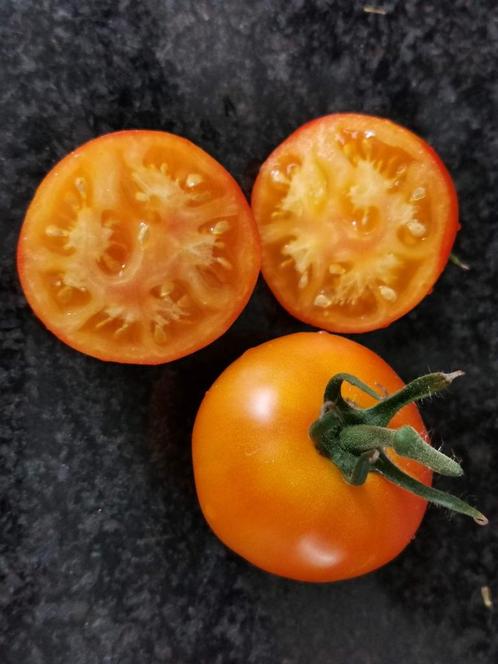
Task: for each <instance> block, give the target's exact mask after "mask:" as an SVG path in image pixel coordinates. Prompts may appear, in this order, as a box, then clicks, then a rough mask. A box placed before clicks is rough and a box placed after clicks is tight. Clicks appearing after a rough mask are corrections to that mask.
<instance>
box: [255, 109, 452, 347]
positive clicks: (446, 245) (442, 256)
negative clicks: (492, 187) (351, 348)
mask: <svg viewBox="0 0 498 664" xmlns="http://www.w3.org/2000/svg"><path fill="white" fill-rule="evenodd" d="M358 116H362V117H364V118H371V119H372V120H373V121H374V122H381V123H382V124H387V125H394V126H395V127H397V128H401V129H402V130H403V131H405V132H406V133H408V134H410V136H411V137H412V138H413V139H414V140H416V142H417V143H418V145H419V146H420V147H421V148H422V149H423V150H424V152H425V153H426V154H428V155H429V156H430V158H431V159H432V161H434V162H435V164H436V166H437V168H438V170H439V171H440V173H441V175H442V177H443V180H444V182H445V184H446V186H447V190H448V195H449V206H450V211H449V214H448V224H447V225H446V228H445V233H444V237H443V241H442V245H441V249H440V251H439V261H438V264H437V266H436V268H435V270H434V275H433V279H432V286H431V287H430V289H429V290H428V291H427V292H426V293H425V295H423V296H422V297H421V298H420V299H418V300H417V301H415V302H410V303H408V305H407V306H406V307H405V308H403V309H402V310H401V311H400V312H398V313H397V315H396V316H393V317H392V318H389V319H388V320H386V322H385V323H384V324H382V325H379V324H378V323H375V324H373V325H369V324H368V323H367V324H366V325H363V326H360V325H358V323H355V324H353V325H341V324H334V326H333V327H331V328H330V329H328V331H329V332H337V333H339V334H362V333H364V332H372V331H374V330H379V329H385V328H386V327H389V325H391V323H394V322H395V321H396V320H399V319H400V318H402V317H403V316H405V315H406V314H407V313H409V312H410V311H411V310H412V309H414V308H415V307H416V306H418V305H419V304H420V303H421V302H422V300H424V299H425V297H427V296H428V295H430V294H431V292H432V290H433V288H434V287H435V285H436V282H437V280H438V279H439V277H440V276H441V274H442V273H443V271H444V269H445V267H446V265H447V263H448V260H449V257H450V254H451V250H452V247H453V245H454V243H455V239H456V235H457V233H458V231H459V230H460V228H461V224H460V222H459V204H458V195H457V191H456V188H455V183H454V181H453V178H452V177H451V175H450V173H449V171H448V169H447V168H446V166H445V164H444V163H443V161H442V159H441V157H440V156H439V155H438V154H437V152H436V151H435V149H434V148H433V147H432V146H431V145H429V143H427V141H425V140H424V139H423V138H421V137H420V136H419V135H418V134H416V133H415V132H413V131H412V130H411V129H408V128H407V127H405V126H404V125H400V124H398V123H394V122H392V121H391V120H389V119H387V118H383V117H380V116H377V115H368V114H363V113H353V112H348V113H328V114H325V115H321V116H319V117H317V118H313V119H312V120H309V121H308V122H305V123H304V124H302V125H300V126H299V127H298V128H297V129H295V130H294V131H293V132H292V133H291V134H290V135H288V136H287V138H285V139H284V140H283V141H281V143H279V144H278V145H277V147H276V148H274V149H273V150H272V151H271V152H270V154H269V155H268V156H267V157H266V158H265V160H264V161H263V163H262V164H261V167H260V169H259V171H258V175H257V176H256V180H255V182H254V185H253V189H252V192H251V207H252V208H253V209H254V206H255V200H256V198H257V197H258V191H259V188H260V187H263V186H264V185H263V178H262V177H261V174H262V169H263V166H264V165H265V164H266V163H267V161H268V160H269V159H270V158H272V157H273V156H274V155H276V154H278V153H279V152H280V150H281V149H282V147H283V146H285V145H287V144H288V143H291V142H292V141H293V140H294V139H295V137H296V136H298V135H299V134H300V133H301V132H302V131H304V130H306V129H309V128H310V127H312V126H313V125H315V124H318V123H320V122H322V121H323V120H325V119H329V118H331V117H334V118H337V119H339V120H340V119H342V118H347V117H358ZM261 272H262V274H263V277H264V279H265V283H266V284H267V286H268V288H269V289H270V290H271V292H272V293H273V295H274V297H275V299H276V300H277V301H278V303H279V304H280V306H281V307H282V308H283V309H285V310H286V311H287V312H288V313H289V314H290V315H292V316H294V317H295V318H297V319H298V320H301V321H302V322H304V323H306V324H308V325H313V326H314V327H320V326H317V325H316V323H315V322H314V321H313V319H312V317H309V316H306V314H303V313H302V312H301V311H300V310H299V309H298V308H297V307H296V308H295V309H294V310H293V309H292V308H291V307H290V306H289V304H287V303H286V304H284V302H283V299H282V298H281V297H280V296H279V294H278V292H277V291H276V289H274V288H272V286H271V285H270V280H269V279H267V278H266V265H265V258H264V254H262V266H261Z"/></svg>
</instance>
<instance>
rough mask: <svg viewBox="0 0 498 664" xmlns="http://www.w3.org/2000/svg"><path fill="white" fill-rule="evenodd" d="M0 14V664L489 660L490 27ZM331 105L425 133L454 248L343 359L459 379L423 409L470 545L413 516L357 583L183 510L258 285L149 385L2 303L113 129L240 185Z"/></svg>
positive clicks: (465, 3) (29, 7)
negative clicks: (264, 568)
mask: <svg viewBox="0 0 498 664" xmlns="http://www.w3.org/2000/svg"><path fill="white" fill-rule="evenodd" d="M365 4H367V3H366V2H353V1H351V0H343V1H340V2H331V1H329V2H326V1H325V0H307V1H305V0H266V1H255V2H242V1H241V0H224V1H221V0H220V1H219V2H215V1H214V0H212V1H208V0H197V1H195V0H177V1H176V2H175V1H173V0H142V1H141V2H133V1H131V0H120V1H119V2H118V1H117V0H93V1H85V0H80V1H76V0H3V1H2V2H1V3H0V57H1V61H0V183H1V186H0V225H1V226H0V228H1V238H2V239H1V243H0V255H1V263H0V306H1V315H0V353H1V366H0V385H1V421H0V662H2V664H66V663H69V662H70V663H71V664H97V663H98V664H104V663H106V664H110V663H119V664H128V663H129V664H142V663H155V662H174V663H178V664H180V663H184V662H185V663H187V662H188V663H190V662H198V663H204V662H205V663H208V664H212V663H225V662H240V663H244V664H246V663H247V664H267V663H268V664H269V663H272V664H273V663H281V664H284V663H285V664H298V663H299V664H300V663H301V662H308V661H313V662H316V663H317V664H318V663H320V664H322V663H324V664H325V663H326V664H343V663H346V662H347V663H348V664H398V662H404V664H419V663H422V662H424V663H427V662H428V663H431V664H442V663H444V664H460V663H462V664H463V663H465V664H467V663H471V664H481V663H482V664H484V663H485V664H491V663H494V662H497V661H498V634H497V625H498V622H497V621H498V614H497V612H496V609H490V608H486V606H485V605H484V603H483V600H482V597H481V587H482V586H486V585H487V586H489V587H490V589H491V592H492V593H493V594H494V595H495V596H496V597H497V602H498V579H497V560H498V533H497V529H496V517H497V516H498V515H497V497H498V488H497V486H498V461H497V453H496V445H497V419H498V417H497V389H496V382H497V381H496V378H497V368H498V317H497V306H498V296H497V285H498V281H497V255H498V222H497V208H498V182H497V170H496V153H497V150H498V139H497V135H498V134H497V125H496V117H497V115H498V84H497V80H496V73H495V72H496V65H497V56H498V10H497V5H496V2H494V1H489V2H486V1H484V0H481V1H478V0H445V1H437V0H434V1H433V2H428V1H427V2H425V1H419V2H415V1H407V2H402V1H399V2H395V1H385V2H381V1H380V0H379V1H378V2H372V3H369V4H374V5H376V6H378V7H379V6H380V7H384V8H385V9H386V14H385V15H376V14H371V13H366V12H365V11H363V6H364V5H365ZM339 110H357V111H367V112H372V113H377V114H380V115H386V116H388V117H391V118H393V119H394V120H397V121H399V122H402V123H404V124H406V125H407V126H409V127H411V128H412V129H414V130H415V131H417V132H419V133H420V134H422V135H423V136H425V137H426V138H427V139H428V140H429V141H430V142H431V143H432V144H433V145H434V146H435V147H436V149H437V150H438V151H439V152H440V154H441V156H442V157H443V158H444V160H445V161H446V163H447V165H448V166H449V168H450V170H451V172H452V174H453V175H454V178H455V181H456V184H457V187H458V191H459V195H460V202H461V211H462V225H463V230H462V232H461V233H460V236H459V238H458V241H457V251H458V253H459V254H460V255H461V256H462V258H463V259H465V260H466V261H468V262H469V263H470V264H471V266H472V269H471V271H470V272H468V273H465V272H462V271H461V270H459V269H458V268H456V267H454V266H450V267H448V269H447V270H446V272H445V273H444V275H443V277H442V279H441V280H440V282H439V283H438V285H437V288H436V289H435V292H434V294H433V295H432V296H431V297H429V298H428V299H426V300H425V301H424V302H423V303H422V304H421V305H420V306H419V307H418V308H417V309H416V310H415V311H413V312H412V313H411V314H410V315H408V316H406V317H405V318H404V319H403V320H401V321H399V322H397V323H396V324H394V325H393V326H391V328H389V329H388V330H385V331H381V332H376V333H371V334H368V335H363V336H362V337H361V339H360V340H361V341H363V342H364V343H366V344H367V345H368V346H369V347H371V348H373V349H374V350H376V351H378V352H380V353H381V354H382V355H383V357H385V358H386V359H387V360H388V361H389V362H390V363H391V364H392V365H393V366H394V367H395V368H396V370H397V371H398V372H399V373H400V374H401V375H402V376H403V377H404V378H405V379H408V378H410V377H413V376H414V375H416V374H417V373H419V372H424V371H425V370H427V369H428V368H431V369H455V368H462V369H464V370H465V371H466V373H467V376H466V378H465V379H463V380H460V381H459V382H458V384H455V386H454V387H453V388H452V390H451V396H448V397H447V398H445V399H437V400H434V401H432V402H429V403H427V404H426V405H425V407H424V408H423V413H424V417H425V419H426V421H427V424H428V425H429V427H430V428H431V430H432V431H433V432H434V439H435V441H436V442H440V441H444V442H445V443H446V445H447V449H450V450H453V451H454V452H455V454H456V455H458V456H459V457H461V458H462V460H463V464H464V467H465V469H466V471H467V473H466V476H465V478H464V479H462V480H461V481H459V486H458V488H457V487H456V486H455V482H450V481H443V480H439V481H438V486H440V487H446V488H449V487H450V486H451V488H452V489H454V490H455V491H457V492H458V491H459V492H460V494H461V495H463V496H465V497H466V498H468V499H471V500H473V501H475V503H476V504H477V505H479V506H480V507H481V508H482V509H483V511H484V512H486V513H488V515H489V516H490V517H491V524H490V525H489V526H488V527H487V528H478V527H477V526H476V525H474V524H473V523H472V522H471V521H470V520H467V519H465V518H460V517H455V518H450V517H448V516H447V515H445V514H443V513H442V512H441V511H438V510H435V509H430V510H429V512H428V514H427V517H426V519H425V521H424V523H423V525H422V527H421V529H420V531H419V533H418V535H417V537H416V539H415V540H414V542H413V543H412V544H411V546H410V547H409V548H408V549H407V550H406V551H405V552H404V553H403V554H402V555H401V556H400V557H399V558H398V559H397V560H396V561H395V562H393V563H392V564H390V565H389V566H387V567H386V568H384V569H383V570H381V571H379V572H377V573H374V574H371V575H369V576H367V577H364V578H361V579H358V580H355V581H351V582H344V583H338V584H334V585H321V586H320V585H306V584H301V583H293V582H291V581H286V580H282V579H279V578H274V577H271V576H268V575H266V574H264V573H262V572H260V571H259V570H257V569H255V568H253V567H250V566H249V565H247V564H246V563H244V562H243V561H242V560H240V559H239V558H237V557H236V556H235V555H233V554H231V553H230V552H228V551H227V550H226V549H225V548H224V547H223V545H222V544H220V543H219V542H218V541H217V540H216V539H215V538H214V536H213V535H212V534H211V533H210V532H209V530H208V528H207V526H206V524H205V523H204V521H203V518H202V516H201V514H200V512H199V509H198V507H197V504H196V499H195V492H194V487H193V480H192V469H191V462H190V451H189V430H190V427H191V424H192V421H193V417H194V415H195V411H196V408H197V406H198V404H199V401H200V399H201V397H202V394H203V392H204V391H205V390H206V388H207V387H208V386H209V385H210V383H211V382H212V380H213V379H214V378H215V377H216V376H217V375H218V374H219V373H220V372H221V370H222V369H223V368H224V367H225V366H226V365H227V364H228V363H229V362H230V361H231V360H233V359H234V358H235V357H237V356H238V355H239V354H240V353H241V352H242V351H243V350H244V349H246V348H247V347H249V346H251V345H255V344H257V343H259V342H261V341H263V340H265V339H268V338H271V337H273V336H277V335H280V334H283V333H287V332H291V331H296V330H300V329H303V328H304V326H302V325H301V324H300V323H298V322H297V321H295V320H292V319H291V318H289V317H287V316H286V315H285V314H284V313H283V312H282V310H281V309H280V308H279V307H278V305H277V304H276V303H275V301H274V300H273V298H272V297H271V296H270V294H269V293H268V291H267V290H266V288H265V286H264V285H263V284H260V285H259V286H258V288H257V291H256V293H255V295H254V297H253V298H252V300H251V302H250V304H249V305H248V307H247V309H246V311H245V312H244V314H243V315H242V317H241V318H240V319H239V320H238V321H237V323H236V324H235V325H234V326H233V328H232V329H231V330H230V331H229V332H228V334H227V335H226V336H225V337H224V338H223V339H222V340H220V341H218V342H217V343H214V344H212V345H211V346H210V347H208V348H206V349H205V350H203V351H202V352H199V353H197V354H196V355H195V356H193V357H189V358H186V359H183V360H181V361H178V362H175V363H173V364H170V365H165V366H160V367H153V368H150V367H149V368H147V367H134V366H119V365H115V364H109V365H106V364H104V363H101V362H98V361H97V360H93V359H91V358H89V357H85V356H83V355H80V354H78V353H76V352H74V351H72V350H71V349H69V348H67V347H66V346H64V345H62V344H61V343H59V342H58V341H57V340H56V339H55V338H54V337H53V336H51V335H50V334H49V333H48V332H46V331H45V330H44V329H43V328H42V326H41V325H40V324H39V323H38V322H37V321H36V320H35V318H34V317H33V316H32V315H31V313H30V311H29V310H28V308H27V305H26V303H25V301H24V299H23V297H22V295H21V292H20V289H19V286H18V283H17V278H16V274H15V267H14V247H15V243H16V238H17V233H18V230H19V227H20V224H21V221H22V217H23V212H24V210H25V208H26V205H27V203H28V201H29V199H30V197H31V196H32V194H33V191H34V188H35V186H36V184H37V183H38V182H39V180H40V179H41V178H42V176H43V175H44V174H45V173H46V171H47V170H48V169H49V168H50V167H51V166H52V165H53V164H54V163H55V161H56V160H57V159H59V158H60V157H61V156H62V155H64V154H65V153H66V152H67V151H69V150H70V149H71V148H73V147H75V146H76V145H78V144H80V143H81V142H83V141H85V140H86V139H88V138H90V137H92V136H95V135H98V134H101V133H104V132H107V131H111V130H116V129H121V128H127V127H146V128H155V129H167V130H171V131H174V132H177V133H180V134H183V135H185V136H187V137H189V138H191V139H192V140H194V141H195V142H197V143H199V144H200V145H201V146H202V147H204V148H205V149H206V150H208V151H209V152H210V153H211V154H213V155H214V156H215V157H217V158H218V159H219V160H220V161H221V162H222V163H223V164H224V165H225V166H226V167H227V168H228V169H229V170H230V171H231V172H232V173H233V174H234V176H235V177H236V178H237V179H238V180H239V182H241V184H242V185H243V187H244V188H245V190H246V192H248V191H249V190H250V187H251V183H252V181H253V179H254V175H255V172H256V170H257V167H258V164H259V163H260V162H261V161H262V160H263V159H264V157H265V156H266V155H267V154H268V152H269V151H270V150H271V149H272V148H273V147H274V146H275V145H276V144H277V143H278V142H279V141H280V140H281V139H282V138H283V137H285V136H286V135H287V134H288V133H289V132H290V130H292V129H294V128H295V127H296V126H298V125H299V124H300V123H302V122H303V121H305V120H307V119H310V118H312V117H314V116H317V115H320V114H323V113H326V112H330V111H339Z"/></svg>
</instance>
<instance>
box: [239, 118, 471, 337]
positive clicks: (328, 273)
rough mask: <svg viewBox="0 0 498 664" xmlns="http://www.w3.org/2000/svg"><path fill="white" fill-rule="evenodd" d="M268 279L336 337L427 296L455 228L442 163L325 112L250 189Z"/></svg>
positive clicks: (395, 133) (378, 123)
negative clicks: (341, 332) (338, 332)
mask: <svg viewBox="0 0 498 664" xmlns="http://www.w3.org/2000/svg"><path fill="white" fill-rule="evenodd" d="M252 204H253V211H254V215H255V219H256V222H257V224H258V227H259V231H260V235H261V238H262V243H263V273H264V276H265V279H266V281H267V282H268V284H269V286H270V288H271V289H272V290H273V292H274V293H275V295H276V297H277V298H278V299H279V301H280V302H281V303H282V305H283V306H284V307H285V308H286V309H287V310H288V311H289V312H290V313H292V314H293V315H295V316H296V317H297V318H300V319H301V320H304V321H306V322H309V323H311V324H314V325H317V326H320V327H323V328H325V329H328V330H331V331H343V332H363V331H366V330H371V329H375V328H378V327H383V326H385V325H387V324H389V323H390V322H391V321H392V320H395V319H396V318H399V317H400V316H401V315H403V314H404V313H406V312H407V311H409V310H410V309H411V308H413V307H414V306H415V305H416V304H417V303H418V302H419V301H420V300H421V299H423V297H424V296H425V295H426V294H427V293H428V292H429V291H430V289H431V288H432V286H433V284H434V282H435V281H436V279H437V278H438V276H439V274H440V273H441V271H442V269H443V267H444V265H445V264H446V261H447V259H448V256H449V252H450V250H451V246H452V244H453V241H454V237H455V234H456V231H457V227H458V222H457V202H456V194H455V190H454V187H453V184H452V182H451V179H450V177H449V175H448V173H447V171H446V169H445V168H444V166H443V164H442V163H441V162H440V160H439V158H438V157H437V156H436V155H435V153H434V152H433V151H432V150H431V148H430V147H429V146H428V145H427V144H426V143H424V141H422V140H421V139H420V138H418V137H417V136H415V135H414V134H412V133H411V132H409V131H408V130H406V129H404V128H402V127H399V126H398V125H395V124H393V123H392V122H389V121H387V120H383V119H380V118H374V117H370V116H362V115H352V114H346V115H330V116H326V117H324V118H319V119H318V120H315V121H313V122H311V123H309V124H307V125H305V126H304V127H302V128H301V129H299V130H298V131H297V132H295V133H294V134H292V135H291V136H290V137H289V138H288V139H287V140H286V141H284V142H283V143H282V144H281V145H280V146H279V147H278V148H277V149H276V150H275V151H274V152H273V153H272V154H271V155H270V157H269V158H268V159H267V161H266V162H265V163H264V164H263V166H262V168H261V171H260V174H259V176H258V179H257V181H256V184H255V187H254V191H253V199H252Z"/></svg>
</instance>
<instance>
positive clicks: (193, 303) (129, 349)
mask: <svg viewBox="0 0 498 664" xmlns="http://www.w3.org/2000/svg"><path fill="white" fill-rule="evenodd" d="M18 265H19V273H20V277H21V282H22V285H23V289H24V291H25V294H26V297H27V299H28V301H29V303H30V305H31V306H32V308H33V310H34V311H35V313H36V314H37V315H38V317H39V318H40V319H41V320H42V321H43V322H44V323H45V325H46V326H47V327H48V328H49V329H51V330H52V331H53V332H55V334H56V335H57V336H58V337H59V338H61V339H62V340H64V341H65V342H66V343H68V344H69V345H71V346H73V347H74V348H77V349H78V350H80V351H82V352H85V353H87V354H89V355H93V356H95V357H99V358H101V359H107V360H115V361H119V362H133V363H158V362H165V361H169V360H172V359H175V358H177V357H180V356H183V355H186V354H188V353H190V352H192V351H193V350H196V349H197V348H199V347H202V346H204V345H206V344H207V343H209V342H210V341H212V340H213V339H215V338H217V337H218V336H220V335H221V334H222V333H223V332H224V331H225V330H226V329H227V327H228V326H229V325H230V324H231V323H232V322H233V320H234V319H235V318H236V316H237V315H238V313H239V312H240V310H241V309H242V308H243V306H244V305H245V304H246V302H247V300H248V298H249V296H250V294H251V292H252V290H253V288H254V285H255V282H256V279H257V275H258V271H259V247H258V239H257V232H256V229H255V225H254V221H253V219H252V214H251V211H250V208H249V206H248V204H247V202H246V200H245V198H244V196H243V194H242V192H241V191H240V189H239V187H238V185H237V184H236V183H235V181H234V180H233V179H232V178H231V176H230V175H229V174H228V173H227V172H226V171H225V170H224V168H223V167H222V166H221V165H220V164H219V163H218V162H216V161H215V160H214V159H213V158H212V157H210V156H209V155H208V154H206V153H205V152H204V151H203V150H201V149H200V148H198V147H197V146H195V145H193V144H192V143H190V142H189V141H187V140H185V139H183V138H180V137H178V136H175V135H172V134H167V133H164V132H155V131H141V130H137V131H127V132H118V133H115V134H108V135H105V136H103V137H101V138H98V139H96V140H93V141H90V142H89V143H87V144H85V145H83V146H82V147H80V148H79V149H78V150H76V151H75V152H73V153H71V154H70V155H68V156H67V157H66V158H65V159H63V160H62V161H61V162H60V163H59V164H58V165H57V166H55V167H54V169H53V170H52V171H51V172H50V173H49V175H48V176H47V177H46V178H45V180H44V181H43V183H42V184H41V186H40V188H39V189H38V191H37V193H36V196H35V198H34V200H33V202H32V204H31V206H30V208H29V210H28V213H27V215H26V219H25V222H24V225H23V228H22V231H21V236H20V240H19V248H18Z"/></svg>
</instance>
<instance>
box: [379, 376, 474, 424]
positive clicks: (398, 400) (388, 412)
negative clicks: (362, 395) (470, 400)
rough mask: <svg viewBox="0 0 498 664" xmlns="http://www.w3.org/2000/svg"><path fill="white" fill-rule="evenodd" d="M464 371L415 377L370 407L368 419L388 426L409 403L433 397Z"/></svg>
mask: <svg viewBox="0 0 498 664" xmlns="http://www.w3.org/2000/svg"><path fill="white" fill-rule="evenodd" d="M463 375H464V374H463V371H453V372H451V373H443V372H438V373H432V374H427V375H425V376H420V378H415V380H412V382H411V383H408V385H405V386H404V387H403V388H401V390H398V391H397V392H395V393H394V394H391V395H390V396H388V397H386V398H385V399H382V401H380V402H379V403H378V404H376V405H375V406H372V408H369V409H368V419H369V421H370V423H371V424H377V425H378V426H386V425H387V424H389V422H390V421H391V420H392V418H393V417H394V415H395V414H396V413H397V412H398V410H400V409H401V408H403V406H407V405H408V404H409V403H413V402H414V401H420V400H421V399H426V398H427V397H431V396H432V395H433V394H436V393H437V392H441V391H442V390H445V389H446V388H447V387H448V386H449V385H451V383H452V382H453V381H454V380H455V378H458V377H459V376H463Z"/></svg>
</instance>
